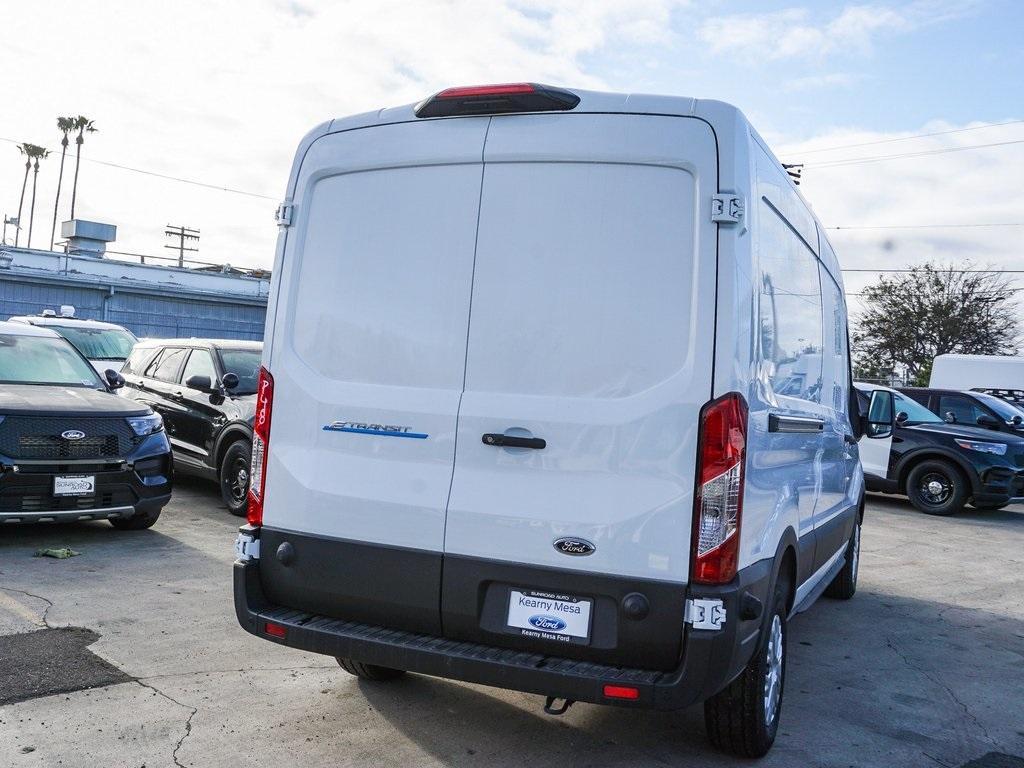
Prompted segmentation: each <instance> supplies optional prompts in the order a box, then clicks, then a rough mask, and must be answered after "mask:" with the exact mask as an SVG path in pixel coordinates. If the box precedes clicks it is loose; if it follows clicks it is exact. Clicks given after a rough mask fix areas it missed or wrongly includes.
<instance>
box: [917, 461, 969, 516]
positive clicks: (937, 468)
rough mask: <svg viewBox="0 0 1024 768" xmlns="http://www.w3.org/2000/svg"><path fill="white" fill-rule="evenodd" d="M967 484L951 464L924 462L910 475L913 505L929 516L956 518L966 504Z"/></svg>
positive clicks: (946, 462)
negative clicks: (953, 516)
mask: <svg viewBox="0 0 1024 768" xmlns="http://www.w3.org/2000/svg"><path fill="white" fill-rule="evenodd" d="M967 491H968V488H967V480H966V478H964V476H963V475H962V474H961V473H960V470H958V469H957V468H956V467H954V466H953V465H952V464H950V463H949V462H948V461H941V460H937V459H933V460H929V461H922V462H921V463H920V464H918V465H917V466H915V467H914V468H913V469H911V470H910V474H909V475H907V497H908V498H909V499H910V503H911V504H913V505H914V506H915V507H917V508H918V509H919V510H921V511H922V512H924V513H926V514H929V515H953V514H956V513H957V512H960V511H962V510H963V508H964V504H965V503H967Z"/></svg>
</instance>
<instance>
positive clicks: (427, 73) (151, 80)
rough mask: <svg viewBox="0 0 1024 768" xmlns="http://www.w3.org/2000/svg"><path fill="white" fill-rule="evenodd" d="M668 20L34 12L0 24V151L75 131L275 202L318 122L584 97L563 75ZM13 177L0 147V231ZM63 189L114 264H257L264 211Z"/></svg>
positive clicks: (184, 189)
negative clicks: (192, 254) (92, 126)
mask: <svg viewBox="0 0 1024 768" xmlns="http://www.w3.org/2000/svg"><path fill="white" fill-rule="evenodd" d="M681 4H683V3H682V2H681V0H618V1H617V0H593V1H592V2H588V3H575V2H571V1H570V0H494V1H493V2H492V1H490V0H451V1H450V2H440V1H437V0H435V1H434V2H422V3H409V2H405V1H404V0H402V1H400V0H375V1H374V2H367V1H366V0H362V1H359V0H347V1H339V2H326V1H324V0H317V1H315V2H314V0H251V2H247V3H245V5H244V9H241V8H240V6H239V5H238V4H236V3H228V2H208V1H207V0H181V1H180V2H176V3H166V2H156V0H141V1H139V2H134V3H131V4H129V5H119V6H116V7H115V6H112V5H111V6H105V5H97V4H93V3H79V2H72V1H71V0H61V1H60V2H49V3H47V11H46V15H47V17H48V18H50V19H53V20H59V23H53V24H47V23H43V22H42V15H43V13H42V11H41V10H40V9H39V8H37V7H35V5H34V4H32V3H28V4H22V6H21V7H18V8H13V7H12V8H8V9H6V10H5V12H4V18H3V28H4V40H5V43H4V46H3V47H0V71H3V72H4V73H5V93H4V100H5V104H6V105H7V107H8V109H5V110H3V111H2V113H0V137H6V138H11V139H16V140H18V141H31V142H34V143H37V144H43V145H45V146H48V147H50V148H51V149H59V135H58V134H57V131H56V130H55V123H54V121H55V117H56V116H57V115H59V114H78V113H84V114H87V115H88V116H90V117H92V118H94V119H95V120H96V123H97V126H98V127H99V132H98V133H96V134H93V135H91V136H89V137H88V138H87V140H86V144H85V147H84V156H85V157H92V158H97V159H103V160H109V161H113V162H117V163H121V164H124V165H130V166H134V167H138V168H144V169H147V170H152V171H156V172H159V173H164V174H169V175H175V176H183V177H186V178H192V179H199V180H203V181H208V182H213V183H215V184H218V185H223V186H228V187H233V188H239V189H246V190H251V191H254V192H257V193H261V194H266V195H269V196H270V197H273V198H276V197H277V196H278V195H280V194H281V193H282V190H283V186H284V183H285V180H286V178H287V174H288V168H289V165H290V163H291V158H292V153H293V151H294V148H295V145H296V143H297V142H298V139H299V138H300V137H301V136H302V135H303V134H304V133H305V132H306V131H307V130H308V129H309V128H311V127H312V126H313V125H315V124H317V123H319V122H322V121H323V120H326V119H329V118H331V117H337V116H342V115H346V114H352V113H356V112H361V111H365V110H369V109H377V108H380V107H385V106H393V105H396V104H402V103H407V102H412V101H416V100H418V99H420V98H422V97H424V96H425V95H427V94H429V93H431V92H433V91H435V90H439V89H440V88H443V87H446V86H450V85H459V84H473V83H487V82H503V81H520V80H535V81H540V82H545V81H547V82H555V83H571V84H573V85H575V86H578V87H597V88H599V87H601V86H602V85H603V83H602V82H601V80H600V79H599V78H597V77H594V76H593V75H591V74H590V73H589V72H588V71H587V70H586V69H585V67H584V66H583V64H582V63H581V59H582V58H583V57H584V56H586V55H588V54H591V53H593V52H595V51H598V50H599V49H601V48H602V47H604V46H609V45H617V44H622V45H631V44H643V45H650V44H656V43H659V42H664V41H665V40H666V39H667V35H668V30H669V28H670V23H669V22H670V16H671V13H672V11H673V10H674V9H675V8H676V7H677V6H679V5H681ZM58 162H59V158H58V157H57V156H56V155H54V156H51V158H50V159H48V160H46V161H45V162H44V164H43V169H42V171H41V173H40V177H39V195H38V200H37V204H36V224H35V233H34V236H33V245H35V246H37V247H38V246H39V245H40V244H42V245H43V246H44V247H45V246H46V245H48V243H49V229H50V221H51V217H52V211H53V196H54V191H55V185H56V177H57V165H58ZM22 171H23V168H22V166H21V163H20V159H19V157H18V155H17V152H16V151H15V149H14V146H13V144H8V143H4V142H0V213H6V214H9V215H13V214H14V213H15V212H16V210H17V205H18V193H19V191H20V188H21V173H22ZM81 175H82V177H81V181H80V184H79V211H78V214H79V215H80V216H82V217H86V218H96V219H99V220H103V221H110V222H112V223H116V224H118V225H119V231H118V243H117V245H116V246H114V247H115V248H116V249H117V250H126V251H143V252H147V253H154V252H160V251H162V250H163V249H162V247H161V246H162V245H163V243H164V238H163V234H162V232H163V228H164V225H166V224H167V223H172V224H185V225H188V226H193V227H198V228H200V229H201V230H202V239H201V241H200V255H199V258H202V259H206V260H209V261H214V262H230V263H232V264H236V265H262V266H267V265H269V263H270V261H271V259H272V256H273V246H274V240H275V237H276V230H275V228H274V225H273V221H272V212H273V209H274V207H275V205H274V202H273V201H270V200H263V199H259V198H251V197H243V196H239V195H231V194H227V193H224V192H217V191H212V190H206V189H202V188H199V187H193V186H188V185H182V184H176V183H173V182H169V181H166V180H161V179H156V178H152V177H146V176H141V175H138V174H132V173H127V172H125V171H121V170H116V169H113V168H109V167H105V166H102V165H96V164H92V163H83V164H82V174H81ZM65 179H66V177H65ZM65 190H68V187H65ZM67 199H68V198H65V202H62V204H61V208H62V218H63V216H64V215H66V210H67V208H66V205H67V203H66V201H67ZM27 205H28V203H26V207H27ZM24 218H25V219H26V223H27V219H28V216H27V212H26V216H25V217H24ZM44 233H45V234H44ZM22 242H24V239H23V240H22Z"/></svg>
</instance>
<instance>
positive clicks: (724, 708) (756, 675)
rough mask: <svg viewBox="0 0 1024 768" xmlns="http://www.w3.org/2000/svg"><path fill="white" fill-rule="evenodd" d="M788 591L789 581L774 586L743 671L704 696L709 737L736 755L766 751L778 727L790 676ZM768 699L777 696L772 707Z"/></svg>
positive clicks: (761, 754) (770, 699) (757, 753)
mask: <svg viewBox="0 0 1024 768" xmlns="http://www.w3.org/2000/svg"><path fill="white" fill-rule="evenodd" d="M787 592H788V586H787V585H786V584H785V582H782V583H780V584H778V585H777V586H776V588H775V593H774V596H773V599H772V603H771V610H770V611H769V613H768V615H767V617H766V620H765V624H764V627H763V628H762V630H761V638H760V640H759V641H758V643H757V650H756V651H754V656H753V658H751V659H750V661H749V662H747V666H746V667H745V668H744V670H743V671H742V672H741V673H740V676H739V677H737V678H736V679H735V680H733V681H732V682H731V683H729V685H728V687H726V688H725V690H723V691H721V692H719V693H716V694H715V695H714V696H712V697H711V698H710V699H708V700H707V701H705V702H704V725H705V727H706V728H707V732H708V738H709V739H710V740H711V743H712V744H714V745H715V746H716V747H717V748H718V749H720V750H722V751H724V752H729V753H730V754H733V755H736V756H738V757H762V756H764V755H765V754H767V752H768V750H769V749H771V746H772V744H773V743H774V742H775V734H776V733H777V732H778V730H779V716H780V714H781V712H782V692H783V688H784V686H785V682H786V637H787V635H788V629H787V625H786V594H787ZM769 659H770V660H771V661H769ZM769 701H771V702H774V705H773V706H771V711H770V713H768V709H769V704H768V702H769ZM768 714H770V717H769V716H768Z"/></svg>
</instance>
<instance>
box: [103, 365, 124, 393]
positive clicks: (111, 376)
mask: <svg viewBox="0 0 1024 768" xmlns="http://www.w3.org/2000/svg"><path fill="white" fill-rule="evenodd" d="M103 378H104V379H106V380H107V387H108V388H110V389H120V388H121V387H123V386H124V376H122V375H121V374H120V373H118V372H117V371H115V370H114V369H113V368H107V370H105V371H104V372H103Z"/></svg>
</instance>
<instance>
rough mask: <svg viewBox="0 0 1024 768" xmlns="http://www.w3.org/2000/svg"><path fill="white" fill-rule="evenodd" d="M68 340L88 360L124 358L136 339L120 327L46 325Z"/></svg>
mask: <svg viewBox="0 0 1024 768" xmlns="http://www.w3.org/2000/svg"><path fill="white" fill-rule="evenodd" d="M46 327H47V328H49V329H50V330H53V331H56V332H57V333H59V334H60V335H61V336H63V337H64V338H65V339H67V340H68V341H70V342H71V343H72V344H74V345H75V346H76V347H78V351H79V352H81V353H82V354H83V355H85V356H86V357H87V358H89V359H90V360H124V359H126V358H127V357H128V355H129V354H131V351H132V347H134V346H135V342H136V341H138V339H136V338H135V337H134V336H132V335H131V334H130V333H128V331H124V330H121V329H120V328H82V327H81V326H72V325H48V326H46Z"/></svg>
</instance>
